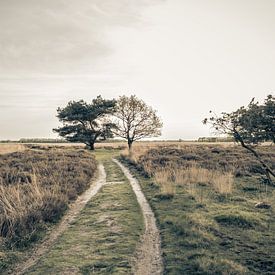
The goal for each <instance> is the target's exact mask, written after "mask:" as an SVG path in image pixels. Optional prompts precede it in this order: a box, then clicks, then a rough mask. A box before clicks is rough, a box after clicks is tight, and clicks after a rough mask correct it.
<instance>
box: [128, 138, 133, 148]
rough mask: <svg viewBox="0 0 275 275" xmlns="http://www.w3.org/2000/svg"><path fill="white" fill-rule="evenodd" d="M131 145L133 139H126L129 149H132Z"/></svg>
mask: <svg viewBox="0 0 275 275" xmlns="http://www.w3.org/2000/svg"><path fill="white" fill-rule="evenodd" d="M132 145H133V141H132V140H130V139H128V148H129V151H131V150H132Z"/></svg>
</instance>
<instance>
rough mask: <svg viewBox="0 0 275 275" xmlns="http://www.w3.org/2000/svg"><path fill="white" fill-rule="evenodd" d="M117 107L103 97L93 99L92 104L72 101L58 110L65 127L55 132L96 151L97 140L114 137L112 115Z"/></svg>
mask: <svg viewBox="0 0 275 275" xmlns="http://www.w3.org/2000/svg"><path fill="white" fill-rule="evenodd" d="M115 105H116V101H115V100H105V99H103V98H102V97H101V96H98V97H97V98H96V99H93V101H92V103H91V104H88V103H86V102H84V101H83V100H80V101H70V102H69V103H68V105H67V106H66V107H65V108H58V109H57V117H58V119H59V121H60V122H62V123H63V126H62V127H59V128H56V129H53V131H54V132H56V133H58V134H59V135H60V136H61V137H64V138H65V139H66V140H68V141H71V142H82V143H84V144H86V145H87V147H88V148H89V149H90V150H94V144H95V142H96V140H97V139H101V140H102V139H103V140H104V139H106V138H110V137H112V128H113V127H114V125H113V124H112V123H111V121H110V115H112V114H113V112H114V110H115Z"/></svg>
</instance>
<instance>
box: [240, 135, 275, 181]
mask: <svg viewBox="0 0 275 275" xmlns="http://www.w3.org/2000/svg"><path fill="white" fill-rule="evenodd" d="M235 134H236V136H237V141H239V142H240V143H241V145H242V147H243V148H245V149H246V150H248V151H249V152H251V153H252V154H253V155H254V156H255V157H256V158H257V160H258V161H259V162H260V163H261V165H262V167H263V170H264V172H265V175H266V177H267V180H268V182H269V184H270V185H275V184H274V183H273V181H272V179H271V176H270V175H272V176H273V177H275V173H274V172H273V171H272V170H271V168H270V167H269V166H268V165H267V164H266V163H265V162H264V161H263V160H262V159H261V157H260V156H259V155H258V153H257V152H256V151H255V150H254V149H253V148H251V147H250V146H248V145H247V144H245V143H244V141H243V139H242V137H241V136H240V134H239V133H238V132H237V131H236V130H235Z"/></svg>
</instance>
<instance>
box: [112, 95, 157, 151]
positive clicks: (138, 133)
mask: <svg viewBox="0 0 275 275" xmlns="http://www.w3.org/2000/svg"><path fill="white" fill-rule="evenodd" d="M114 116H115V117H116V120H115V124H116V128H115V129H114V134H115V135H116V136H118V137H121V138H124V139H126V140H127V142H128V147H129V149H131V147H132V144H133V142H134V141H136V140H140V139H142V138H146V137H157V136H160V135H161V128H162V122H161V120H160V118H159V117H158V116H157V114H156V111H155V110H153V108H152V107H150V106H148V105H147V104H146V103H145V102H144V101H143V100H141V99H138V98H137V97H136V96H134V95H131V96H130V97H127V96H121V97H119V99H118V100H117V104H116V112H115V114H114Z"/></svg>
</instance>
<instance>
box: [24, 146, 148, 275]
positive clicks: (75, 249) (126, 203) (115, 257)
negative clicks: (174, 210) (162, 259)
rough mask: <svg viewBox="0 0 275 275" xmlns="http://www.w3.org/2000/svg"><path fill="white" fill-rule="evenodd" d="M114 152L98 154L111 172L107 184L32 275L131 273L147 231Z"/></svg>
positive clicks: (108, 174)
mask: <svg viewBox="0 0 275 275" xmlns="http://www.w3.org/2000/svg"><path fill="white" fill-rule="evenodd" d="M113 155H114V152H113V151H102V150H101V151H100V152H98V153H96V157H97V159H98V160H99V161H101V162H103V164H104V166H105V168H106V173H107V184H106V185H105V186H103V188H102V190H101V191H100V192H99V193H98V194H97V195H96V197H95V198H93V199H92V200H91V201H90V202H89V203H88V204H87V206H86V207H85V208H84V210H83V211H82V212H81V214H80V216H79V217H78V218H77V220H76V221H75V222H74V223H73V224H71V225H70V227H69V229H68V230H67V231H66V232H65V234H63V235H62V237H61V238H60V239H59V240H58V242H57V243H56V244H55V246H54V247H53V248H52V249H51V251H50V252H49V253H48V254H47V255H46V256H45V257H43V258H42V259H41V260H40V261H39V263H38V264H37V265H36V266H34V267H33V268H32V270H31V271H30V272H29V273H28V274H64V273H66V272H67V273H70V272H71V273H77V274H130V273H131V263H132V260H133V256H134V252H135V249H136V246H137V243H138V240H139V238H140V235H141V233H142V230H143V218H142V214H141V211H140V208H139V205H138V203H137V201H136V199H135V195H134V193H133V191H132V189H131V187H130V185H129V184H128V182H127V179H126V178H125V177H124V175H123V174H122V172H121V170H120V169H119V168H118V166H117V165H116V164H115V163H113V162H112V160H111V157H112V156H113Z"/></svg>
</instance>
